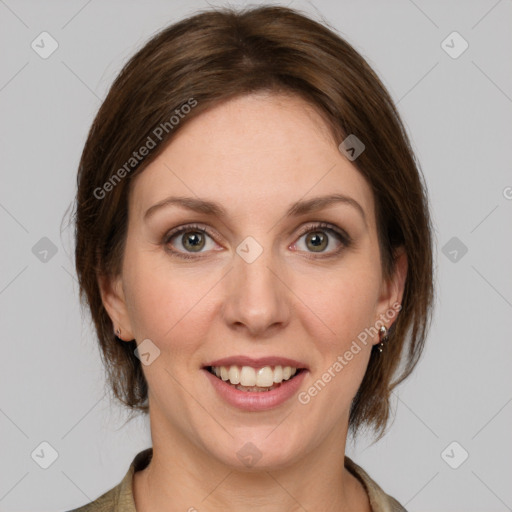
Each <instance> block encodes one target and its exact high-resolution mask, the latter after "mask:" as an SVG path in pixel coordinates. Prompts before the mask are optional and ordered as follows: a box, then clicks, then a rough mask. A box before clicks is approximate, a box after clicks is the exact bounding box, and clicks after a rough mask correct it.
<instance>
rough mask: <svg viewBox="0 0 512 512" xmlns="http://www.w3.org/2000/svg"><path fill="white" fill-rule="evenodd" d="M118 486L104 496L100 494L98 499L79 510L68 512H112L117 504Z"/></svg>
mask: <svg viewBox="0 0 512 512" xmlns="http://www.w3.org/2000/svg"><path fill="white" fill-rule="evenodd" d="M120 486H121V484H119V485H116V486H115V487H113V488H112V489H110V491H107V492H106V493H105V494H102V495H101V496H100V497H99V498H97V499H96V500H94V501H93V502H91V503H88V504H87V505H84V506H82V507H80V508H76V509H73V510H70V511H69V512H113V511H115V510H117V509H116V507H117V504H118V503H119V490H120Z"/></svg>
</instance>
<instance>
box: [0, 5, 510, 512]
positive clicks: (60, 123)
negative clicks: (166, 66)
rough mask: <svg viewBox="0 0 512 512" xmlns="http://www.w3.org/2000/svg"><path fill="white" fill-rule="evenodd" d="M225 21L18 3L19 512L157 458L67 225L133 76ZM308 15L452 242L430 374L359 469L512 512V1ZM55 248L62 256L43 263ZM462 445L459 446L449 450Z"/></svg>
mask: <svg viewBox="0 0 512 512" xmlns="http://www.w3.org/2000/svg"><path fill="white" fill-rule="evenodd" d="M222 4H223V2H214V3H212V5H222ZM232 4H233V5H236V4H239V3H238V2H232ZM207 5H208V4H207V3H205V2H198V1H187V2H185V1H182V2H178V1H157V0H151V1H145V2H142V1H138V2H136V1H123V2H121V1H103V2H100V1H99V0H92V1H83V0H80V1H78V0H76V1H75V0H73V1H66V2H64V1H53V2H36V1H14V0H0V44H1V48H2V50H1V67H0V109H1V117H0V148H1V155H2V158H1V188H0V225H1V233H2V250H1V251H0V258H1V260H0V269H1V270H0V314H1V317H0V319H1V332H2V342H1V343H2V345H1V346H2V357H1V358H0V375H1V382H0V384H1V385H0V434H1V435H0V453H1V454H2V456H1V457H0V510H1V511H12V512H14V511H57V510H61V511H62V510H68V509H70V508H74V507H76V506H79V505H82V504H84V503H86V502H88V501H91V500H93V499H95V498H96V497H97V496H99V495H100V494H102V493H103V492H105V491H106V490H108V489H110V488H112V487H113V486H114V485H116V484H117V483H119V481H120V480H121V478H122V477H123V476H124V474H125V472H126V471H127V469H128V466H129V464H130V462H131V461H132V458H133V456H134V455H135V454H136V453H137V452H138V451H140V450H142V449H143V448H145V447H147V446H150V443H151V441H150V436H149V430H148V425H147V422H146V420H143V419H138V420H136V421H133V422H131V423H129V424H127V425H124V421H125V419H126V416H125V414H124V412H123V411H122V410H121V409H120V408H119V407H118V406H116V405H115V404H112V403H110V401H109V399H108V398H107V396H105V388H104V377H103V369H102V365H101V361H100V358H99V352H98V349H97V347H96V344H95V337H94V333H93V331H92V329H91V327H90V323H89V320H88V319H87V318H85V319H84V320H82V318H81V314H80V308H79V304H78V298H77V283H76V277H75V273H74V270H73V240H72V233H73V230H72V228H70V227H67V217H65V216H64V214H65V212H66V209H67V208H68V206H69V205H70V202H71V201H72V199H73V196H74V191H75V175H76V168H77V164H78V160H79V157H80V153H81V150H82V146H83V143H84V141H85V137H86V133H87V131H88V129H89V126H90V123H91V121H92V119H93V116H94V114H95V112H96V110H97V109H98V107H99V105H100V103H101V100H102V99H103V98H104V97H105V94H106V91H107V89H108V87H109V85H110V84H111V82H112V80H113V79H114V77H115V76H116V74H117V73H118V72H119V70H120V69H121V66H122V64H123V63H124V62H125V61H126V59H127V58H128V57H129V56H131V55H132V54H133V53H134V51H135V50H136V49H137V48H139V47H140V46H141V45H142V44H143V43H144V42H145V41H146V40H147V39H148V38H149V37H150V36H151V35H152V34H153V33H154V32H156V31H157V30H159V29H160V28H162V27H163V26H164V25H166V24H168V23H170V22H172V21H175V20H177V19H180V18H182V17H184V16H185V15H188V14H191V13H192V12H194V10H196V9H197V8H200V7H201V8H202V7H207ZM291 6H292V7H296V8H299V9H302V10H304V11H306V12H308V13H310V14H311V15H312V16H314V17H315V18H316V19H320V15H322V16H323V17H324V18H325V19H326V20H327V21H328V22H329V23H330V24H331V25H332V26H334V27H335V28H336V29H337V30H339V32H340V33H341V35H342V36H344V37H345V38H346V39H347V40H348V41H349V42H350V43H351V44H353V45H354V46H355V47H356V48H357V49H358V50H359V51H360V52H361V53H362V54H363V55H364V56H365V57H366V58H367V60H368V61H369V63H370V65H372V66H373V67H374V69H375V70H376V71H377V73H378V74H379V75H380V76H381V78H382V79H383V81H384V83H385V84H386V86H387V87H388V88H389V90H390V92H391V94H392V96H393V98H394V99H395V101H396V102H397V103H398V108H399V111H400V113H401V115H402V116H403V120H404V122H405V124H406V126H407V129H408V130H409V133H410V136H411V139H412V142H413V145H414V149H415V151H416V154H417V156H418V159H419V160H420V162H421V165H422V169H423V172H424V174H425V178H426V182H427V185H428V189H429V194H430V200H431V206H432V211H433V216H434V222H435V229H436V233H435V235H436V239H437V247H436V259H437V271H438V274H437V286H438V296H437V305H436V312H435V317H434V322H433V326H432V330H431V332H430V335H429V338H428V342H427V346H426V350H425V354H424V357H423V358H422V360H421V362H420V364H419V366H418V368H417V370H416V372H415V373H414V374H413V376H412V377H411V378H410V379H409V380H408V381H406V382H405V383H404V384H403V385H401V386H400V387H399V388H398V389H397V391H396V393H395V394H394V396H393V401H394V403H395V405H396V417H395V421H394V424H393V426H392V427H391V429H390V431H389V433H388V435H386V436H385V437H384V439H383V440H381V441H380V442H379V443H377V444H375V445H371V441H370V439H367V438H364V437H363V438H361V439H360V440H359V442H358V443H357V445H356V446H355V447H353V446H348V447H347V454H348V455H350V456H351V457H353V458H354V459H355V460H356V462H358V463H359V464H360V465H362V466H363V468H365V469H366V471H367V472H368V473H369V474H370V475H371V476H372V477H373V478H374V479H375V480H376V481H377V482H378V483H379V484H380V485H381V486H382V487H383V488H384V490H385V491H386V492H388V493H389V494H391V495H393V496H395V497H396V498H397V499H398V500H399V501H400V502H401V503H402V504H403V505H404V506H406V508H407V509H408V510H409V511H413V512H414V511H423V510H429V511H438V512H441V511H442V512H448V511H465V512H471V511H482V512H483V511H485V512H494V511H496V512H498V511H505V510H512V486H511V485H510V482H511V477H512V467H511V466H512V463H511V461H512V439H511V435H510V432H511V423H512V403H511V402H512V380H511V372H510V362H511V359H512V358H511V356H512V344H511V343H510V340H511V335H510V333H511V324H510V319H511V316H512V315H511V313H512V272H511V270H510V268H511V265H510V261H511V256H512V241H511V236H510V235H511V234H512V233H511V230H510V226H511V220H512V200H511V198H512V188H507V187H512V173H511V161H510V147H511V142H512V138H511V135H512V123H511V121H512V99H511V98H512V59H511V58H510V57H511V48H512V46H511V44H512V30H511V20H512V2H511V1H510V0H501V1H495V0H489V1H487V0H485V1H484V0H481V1H450V2H444V1H429V2H427V1H425V0H424V1H420V0H416V1H414V2H413V1H412V0H394V1H387V2H382V1H378V0H373V1H369V0H366V1H358V2H356V1H348V0H346V1H341V2H335V1H333V0H330V1H328V0H325V1H321V0H315V1H314V2H313V3H309V2H306V1H299V0H296V1H293V2H291ZM43 31H47V32H49V33H50V34H51V36H52V37H53V38H54V39H55V40H56V41H57V42H58V45H59V47H58V49H57V50H56V51H55V53H53V54H52V55H51V56H50V57H49V58H47V59H43V58H41V57H40V56H39V55H38V54H37V53H36V52H35V51H34V50H33V49H32V48H31V43H32V41H34V40H36V42H37V39H36V38H37V37H38V36H39V34H40V33H41V32H43ZM453 31H457V32H459V33H460V34H461V36H462V37H463V38H464V39H465V40H466V41H467V42H468V43H469V48H468V49H467V50H466V51H465V52H464V53H463V54H462V55H460V56H459V57H458V58H456V59H454V58H452V57H450V56H449V55H448V54H447V53H446V51H445V50H444V49H443V47H442V46H441V43H442V41H443V40H445V39H446V37H447V36H448V35H449V34H451V33H452V32H453ZM448 41H449V40H448ZM448 44H450V45H451V46H453V47H454V49H455V50H457V49H458V48H460V47H461V46H460V41H456V42H454V43H448ZM46 48H48V46H46ZM63 219H64V221H63ZM43 237H47V238H48V239H49V240H51V242H52V243H53V244H54V245H55V249H56V250H57V252H56V254H54V255H52V253H51V251H50V252H48V253H47V254H45V253H44V252H41V251H44V249H45V248H47V245H48V241H46V240H45V241H42V242H40V240H41V239H42V238H43ZM453 237H456V238H457V240H455V241H451V242H450V243H449V241H450V240H451V239H452V238H453ZM38 243H39V245H36V244H38ZM448 243H449V245H448V246H446V244H448ZM45 244H46V245H45ZM461 244H464V246H465V247H466V248H467V253H466V254H463V251H462V250H461V248H463V247H462V245H461ZM34 246H35V247H36V248H35V249H33V247H34ZM443 248H444V249H443ZM454 250H455V251H456V253H454V252H453V251H454ZM455 257H456V259H455V261H453V260H454V258H455ZM41 258H42V259H43V260H44V259H45V258H46V261H41ZM44 441H46V442H47V443H49V444H50V445H51V446H52V447H53V448H54V449H55V450H56V452H57V453H58V458H57V460H56V461H55V462H54V463H53V464H52V465H51V466H50V467H49V468H48V469H42V468H41V467H40V466H39V465H38V464H37V463H36V462H35V460H34V459H33V458H32V457H31V454H32V453H33V452H34V450H36V449H39V452H40V443H42V442H44ZM453 441H456V442H457V443H459V445H460V447H459V446H456V447H455V449H454V450H453V451H451V449H449V450H448V451H447V452H444V450H445V448H446V447H447V446H448V445H449V444H450V443H452V442H453ZM463 449H464V450H466V451H467V452H468V453H469V458H468V459H467V460H466V461H465V462H464V463H463V464H462V465H460V467H458V469H453V468H452V467H450V466H449V465H448V464H447V462H446V461H447V460H449V461H450V462H451V463H452V464H454V463H456V462H460V460H461V459H460V457H461V454H462V453H463V452H462V450H463ZM36 451H37V450H36ZM443 452H444V453H445V455H444V457H443V456H442V453H443ZM44 453H45V454H46V455H45V456H48V454H49V453H50V451H49V450H48V449H46V450H44ZM447 454H448V456H447Z"/></svg>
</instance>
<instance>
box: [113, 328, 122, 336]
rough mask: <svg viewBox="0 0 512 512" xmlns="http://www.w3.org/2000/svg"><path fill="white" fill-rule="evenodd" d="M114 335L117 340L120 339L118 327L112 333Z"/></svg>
mask: <svg viewBox="0 0 512 512" xmlns="http://www.w3.org/2000/svg"><path fill="white" fill-rule="evenodd" d="M114 334H115V336H116V337H117V338H120V337H121V329H119V327H117V328H116V330H115V331H114Z"/></svg>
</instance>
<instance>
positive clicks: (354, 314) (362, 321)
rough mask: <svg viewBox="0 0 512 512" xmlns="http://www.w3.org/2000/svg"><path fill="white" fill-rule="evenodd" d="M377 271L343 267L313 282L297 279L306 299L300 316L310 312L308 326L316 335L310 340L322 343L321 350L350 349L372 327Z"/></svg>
mask: <svg viewBox="0 0 512 512" xmlns="http://www.w3.org/2000/svg"><path fill="white" fill-rule="evenodd" d="M360 263H361V262H360ZM378 270H379V269H378V268H374V267H372V266H371V265H370V264H368V265H362V264H360V265H347V266H346V267H343V268H342V269H340V270H339V271H337V272H329V273H325V274H319V275H318V276H317V277H318V278H317V279H314V280H312V279H311V276H309V277H303V278H301V288H302V290H303V293H302V294H301V296H304V297H306V299H305V300H304V303H305V305H304V308H305V309H304V312H305V311H306V309H309V310H310V313H309V315H308V316H309V317H310V318H311V321H310V323H309V325H310V326H311V329H316V331H317V336H316V337H315V338H314V339H317V340H323V343H322V344H323V346H324V348H325V350H328V351H329V350H330V351H332V350H337V351H339V350H341V349H343V348H344V347H345V346H350V344H351V342H352V341H353V340H354V339H357V337H358V335H359V334H360V333H361V332H364V330H365V329H367V328H368V327H370V326H371V325H373V323H374V321H375V320H376V318H375V314H376V311H377V302H378V293H379V287H378V284H379V283H380V281H379V277H380V275H379V272H378ZM308 289H309V291H307V290H308ZM313 326H316V327H313ZM320 334H321V335H320ZM363 347H364V346H363Z"/></svg>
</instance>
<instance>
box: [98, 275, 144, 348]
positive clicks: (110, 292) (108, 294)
mask: <svg viewBox="0 0 512 512" xmlns="http://www.w3.org/2000/svg"><path fill="white" fill-rule="evenodd" d="M97 279H98V286H99V288H100V294H101V300H102V302H103V305H104V306H105V309H106V310H107V313H108V316H109V317H110V319H111V320H112V323H113V325H114V329H117V328H119V329H120V330H121V335H120V336H118V338H120V339H122V340H124V341H131V340H133V339H134V338H135V336H134V335H133V330H132V326H131V322H130V317H129V315H128V309H127V307H126V300H125V297H124V290H123V285H122V279H121V275H118V276H106V275H101V276H98V278H97Z"/></svg>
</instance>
